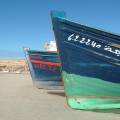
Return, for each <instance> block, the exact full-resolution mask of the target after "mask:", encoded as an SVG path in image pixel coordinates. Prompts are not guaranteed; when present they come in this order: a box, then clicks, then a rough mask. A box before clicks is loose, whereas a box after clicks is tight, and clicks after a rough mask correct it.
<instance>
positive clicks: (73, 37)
mask: <svg viewBox="0 0 120 120" xmlns="http://www.w3.org/2000/svg"><path fill="white" fill-rule="evenodd" d="M67 40H68V41H73V42H78V43H80V44H84V45H87V46H91V47H93V48H103V50H105V51H108V52H111V53H113V54H115V55H117V56H120V50H118V49H114V50H113V48H111V47H110V46H102V45H101V44H98V43H97V42H95V41H93V40H91V39H89V38H85V37H81V36H80V35H75V34H71V35H70V36H68V39H67Z"/></svg>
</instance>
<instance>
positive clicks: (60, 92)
mask: <svg viewBox="0 0 120 120" xmlns="http://www.w3.org/2000/svg"><path fill="white" fill-rule="evenodd" d="M47 93H48V94H51V95H57V96H61V97H65V92H64V91H63V90H48V91H47Z"/></svg>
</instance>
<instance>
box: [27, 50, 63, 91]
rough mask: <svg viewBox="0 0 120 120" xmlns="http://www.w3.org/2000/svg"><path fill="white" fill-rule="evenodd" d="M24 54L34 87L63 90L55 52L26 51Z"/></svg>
mask: <svg viewBox="0 0 120 120" xmlns="http://www.w3.org/2000/svg"><path fill="white" fill-rule="evenodd" d="M25 53H26V58H27V62H28V66H29V70H30V73H31V77H32V80H33V84H34V86H36V87H37V88H45V89H63V84H62V81H61V69H60V66H61V64H60V61H59V57H58V55H57V52H49V51H48V52H47V51H36V50H26V51H25Z"/></svg>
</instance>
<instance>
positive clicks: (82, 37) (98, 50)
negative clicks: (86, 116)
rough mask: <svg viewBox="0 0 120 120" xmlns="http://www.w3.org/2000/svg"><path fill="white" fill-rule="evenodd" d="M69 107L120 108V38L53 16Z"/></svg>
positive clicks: (59, 16)
mask: <svg viewBox="0 0 120 120" xmlns="http://www.w3.org/2000/svg"><path fill="white" fill-rule="evenodd" d="M52 23H53V30H54V33H55V39H56V43H57V47H58V51H59V55H60V58H61V62H62V63H61V64H62V75H63V81H64V86H65V93H66V96H67V102H68V105H69V106H70V107H71V108H75V109H109V108H120V76H119V75H120V36H119V35H114V34H112V33H109V32H105V31H103V30H99V29H96V28H92V27H89V26H85V25H81V24H77V23H74V22H71V21H69V20H67V19H65V18H64V14H61V13H60V15H59V13H52Z"/></svg>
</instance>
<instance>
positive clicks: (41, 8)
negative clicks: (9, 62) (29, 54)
mask: <svg viewBox="0 0 120 120" xmlns="http://www.w3.org/2000/svg"><path fill="white" fill-rule="evenodd" d="M51 10H57V11H65V12H66V14H67V19H69V20H72V21H75V22H78V23H82V24H87V25H89V26H94V27H97V28H101V29H105V30H107V31H110V32H114V33H117V34H120V13H119V12H120V0H0V59H4V58H23V57H24V53H23V50H22V48H23V47H30V48H31V49H34V50H43V49H44V47H43V46H44V43H45V42H46V41H47V42H49V41H50V40H54V34H53V31H52V24H51V19H50V11H51Z"/></svg>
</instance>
